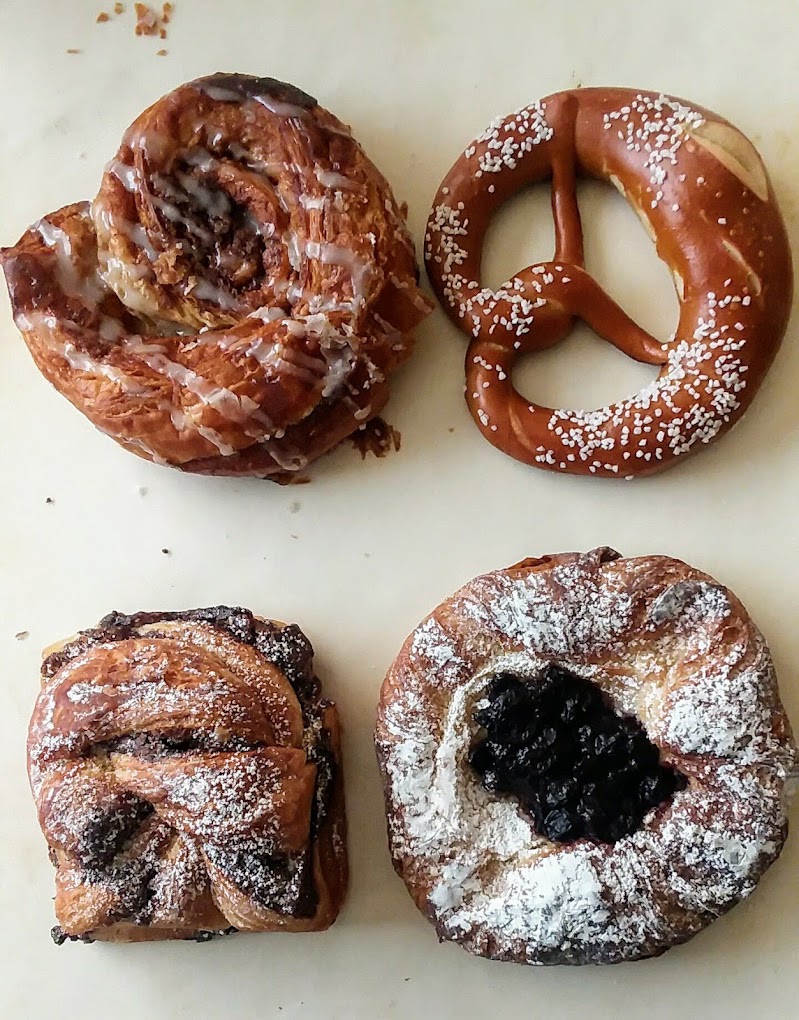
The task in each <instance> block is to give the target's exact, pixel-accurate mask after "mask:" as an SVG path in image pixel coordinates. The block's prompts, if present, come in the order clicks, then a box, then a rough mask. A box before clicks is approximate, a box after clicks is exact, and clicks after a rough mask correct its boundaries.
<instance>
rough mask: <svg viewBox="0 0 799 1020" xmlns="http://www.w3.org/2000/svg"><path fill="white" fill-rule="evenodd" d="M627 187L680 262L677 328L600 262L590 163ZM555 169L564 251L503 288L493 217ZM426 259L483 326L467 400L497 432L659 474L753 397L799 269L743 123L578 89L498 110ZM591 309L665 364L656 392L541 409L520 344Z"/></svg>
mask: <svg viewBox="0 0 799 1020" xmlns="http://www.w3.org/2000/svg"><path fill="white" fill-rule="evenodd" d="M581 174H582V175H585V176H588V177H595V178H599V179H600V180H605V181H609V182H610V183H611V184H613V185H615V186H616V188H618V190H619V191H620V192H621V193H622V195H624V196H626V198H627V200H628V201H629V203H630V204H631V206H632V207H633V209H634V210H635V212H636V213H637V214H638V216H639V217H640V219H641V222H642V223H643V225H644V227H645V228H646V231H647V233H648V234H649V235H650V237H651V238H652V240H653V241H654V242H655V246H656V249H657V254H658V255H659V256H660V258H661V259H663V261H664V262H665V263H666V264H667V266H668V267H669V269H670V270H671V273H672V275H673V278H674V284H675V287H676V290H677V296H678V298H679V302H680V317H679V323H678V325H677V329H676V331H675V333H674V336H672V337H670V338H669V339H668V340H667V341H666V342H665V343H660V342H658V341H657V340H656V339H655V338H654V337H652V336H650V335H649V334H647V333H646V332H645V331H644V330H643V329H641V328H640V327H639V326H638V325H637V324H636V323H635V322H633V321H632V320H631V319H630V318H629V316H627V315H626V314H625V313H624V311H623V310H622V309H621V308H620V307H619V306H618V305H617V304H616V303H615V302H614V301H613V300H611V298H610V297H609V296H608V295H607V294H606V293H605V292H604V291H603V290H602V288H601V287H600V286H599V285H598V284H597V283H596V281H595V280H594V279H593V278H592V277H591V276H590V275H589V274H588V273H587V272H586V270H585V263H584V258H583V237H582V229H581V224H580V212H579V209H578V206H577V199H576V195H575V180H576V178H577V176H578V175H581ZM547 178H551V181H552V212H553V218H554V222H555V254H554V257H553V259H552V260H551V261H550V262H542V263H540V264H538V265H534V266H530V267H528V268H527V269H524V270H522V271H521V272H519V273H517V274H516V275H515V276H514V277H513V278H512V279H511V280H509V281H508V282H507V283H504V284H503V285H502V286H501V287H500V288H499V289H498V290H496V291H495V290H492V289H491V288H490V287H484V286H483V285H482V283H481V276H480V261H481V255H482V248H483V241H484V238H485V234H486V230H487V228H488V225H489V222H490V220H491V216H492V215H493V213H494V212H495V211H496V210H497V209H498V208H499V206H500V205H502V203H503V202H505V201H506V200H507V199H508V198H509V197H510V196H511V195H513V194H514V193H515V192H517V191H519V190H520V189H521V188H523V187H526V186H527V185H530V184H534V183H536V182H538V181H543V180H545V179H547ZM425 261H426V265H427V271H428V274H429V276H430V280H431V282H432V284H433V288H434V290H435V292H436V294H437V295H438V297H439V300H440V301H441V302H442V304H443V305H444V308H445V310H446V312H447V314H448V315H449V317H450V319H452V321H453V322H454V323H455V324H456V325H457V326H458V327H459V328H460V329H461V330H462V331H463V332H464V333H466V335H467V336H469V338H470V343H469V349H468V351H467V355H466V400H467V403H468V405H469V410H470V411H471V413H472V417H473V418H474V419H475V422H476V423H477V425H478V427H479V428H480V431H481V432H482V434H483V435H484V436H485V438H486V439H488V441H489V442H490V443H492V444H493V445H494V446H496V447H498V448H499V449H500V450H502V451H504V452H505V453H507V454H509V455H510V456H511V457H515V458H516V459H517V460H521V461H524V462H525V463H527V464H531V465H534V466H536V467H542V468H547V469H550V470H553V471H563V472H568V473H571V474H596V475H605V476H613V475H622V476H624V477H633V476H636V475H645V474H651V473H652V472H655V471H660V470H661V469H663V468H665V467H668V466H669V465H671V464H673V463H674V462H675V461H676V460H677V459H678V458H681V457H683V456H684V455H685V454H687V453H690V452H692V451H696V450H699V449H702V447H703V446H706V445H707V444H708V443H711V442H713V440H714V439H716V438H718V437H719V436H721V435H722V434H723V433H724V432H726V431H728V430H729V429H730V428H732V426H733V425H734V424H735V422H736V421H737V420H738V419H739V418H740V417H741V415H742V414H743V413H744V411H746V409H747V408H748V406H749V404H750V403H751V401H752V398H753V397H754V395H755V393H756V391H757V389H758V387H759V386H760V384H761V382H762V381H763V377H764V376H765V374H766V372H767V371H768V368H769V366H770V365H771V362H772V360H773V358H774V355H775V354H776V352H777V349H778V347H779V345H780V343H781V341H782V338H783V335H784V333H785V329H786V327H787V324H788V316H789V313H790V308H791V295H792V286H793V275H792V268H791V254H790V248H789V245H788V238H787V234H786V230H785V225H784V223H783V220H782V217H781V215H780V211H779V208H778V206H777V201H776V199H775V197H774V192H773V190H772V187H771V184H770V183H769V179H768V175H767V173H766V170H765V167H764V165H763V162H762V160H761V158H760V156H759V155H758V153H757V151H756V150H755V148H754V146H753V145H752V143H751V142H750V141H749V140H748V139H747V138H746V137H745V136H744V135H743V134H741V132H740V131H738V130H737V129H736V128H734V127H733V126H732V125H731V124H729V123H728V122H727V121H725V120H723V119H722V118H721V117H719V116H717V115H716V114H714V113H711V112H710V111H708V110H703V109H702V108H701V107H698V106H694V105H692V104H689V103H687V102H685V101H683V100H680V99H673V98H670V97H668V96H664V95H649V94H644V93H640V92H635V91H634V90H631V89H595V88H591V89H578V90H573V91H569V92H559V93H557V94H556V95H552V96H549V97H548V98H546V99H543V100H541V101H540V102H536V103H532V104H531V105H530V106H526V107H524V108H523V109H521V110H519V111H517V112H516V113H514V114H512V115H510V116H509V117H506V118H504V119H502V118H500V119H499V120H497V121H496V122H494V123H493V124H491V125H490V127H489V128H488V129H487V130H485V131H484V132H483V133H482V134H481V135H479V136H478V137H477V138H476V139H475V140H474V142H472V143H471V144H470V145H469V146H468V148H467V149H466V150H465V152H464V153H463V155H461V156H460V157H459V159H458V160H457V161H456V163H455V164H454V166H453V167H452V169H451V170H450V172H449V173H448V175H447V176H446V177H445V179H444V181H443V182H442V184H441V187H440V188H439V190H438V194H437V195H436V199H435V206H434V208H433V212H432V214H431V216H430V221H429V224H428V231H427V238H426V245H425ZM577 318H579V319H583V320H584V321H585V322H586V323H587V324H588V325H589V326H591V327H592V329H593V330H594V331H595V332H596V333H597V334H598V335H599V336H600V337H602V338H603V339H605V340H607V341H609V342H610V343H612V344H614V345H615V346H616V347H618V348H619V349H620V350H621V351H623V352H624V353H625V354H627V355H629V356H630V357H632V358H635V359H636V360H638V361H641V362H644V363H646V364H650V365H656V366H658V368H659V374H658V378H657V380H656V381H655V382H654V383H652V384H651V385H649V386H647V387H645V388H644V389H642V390H641V391H640V392H639V393H637V394H635V395H633V396H631V397H628V398H627V399H625V400H621V401H618V402H617V403H614V404H611V405H609V406H607V407H602V408H599V409H596V410H590V411H580V410H567V409H563V408H551V407H541V406H539V405H537V404H534V403H531V402H529V401H527V400H525V399H524V398H523V397H522V396H521V395H520V394H519V393H518V391H517V390H516V389H515V388H514V386H513V381H512V374H513V366H514V363H515V361H516V359H517V357H518V356H519V355H520V354H526V353H530V352H533V351H539V350H542V349H543V348H546V347H551V346H552V345H553V344H555V343H558V342H559V341H560V340H562V339H564V337H566V336H567V335H568V333H569V332H570V330H571V328H572V325H573V323H574V321H575V319H577Z"/></svg>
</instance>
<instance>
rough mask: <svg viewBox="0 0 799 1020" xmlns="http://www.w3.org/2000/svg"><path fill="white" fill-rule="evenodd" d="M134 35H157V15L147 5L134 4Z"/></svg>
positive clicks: (158, 26)
mask: <svg viewBox="0 0 799 1020" xmlns="http://www.w3.org/2000/svg"><path fill="white" fill-rule="evenodd" d="M134 8H135V11H136V35H157V34H158V29H159V28H160V25H159V23H158V15H157V14H156V13H155V11H154V10H153V9H152V7H150V6H149V5H148V4H135V5H134Z"/></svg>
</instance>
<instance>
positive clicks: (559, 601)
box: [376, 549, 799, 964]
mask: <svg viewBox="0 0 799 1020" xmlns="http://www.w3.org/2000/svg"><path fill="white" fill-rule="evenodd" d="M376 745H377V753H378V759H379V762H380V766H381V770H382V773H383V781H384V785H385V794H386V809H387V814H388V832H389V842H390V846H391V852H392V856H393V859H394V866H395V868H396V870H397V872H398V874H399V875H400V876H401V877H402V878H403V880H404V881H405V883H406V885H407V886H408V890H409V892H410V894H411V896H412V897H413V899H414V902H415V903H416V905H417V906H418V907H419V909H420V910H421V911H422V912H423V913H424V914H425V915H426V916H427V917H428V918H429V919H430V920H431V921H433V923H434V924H435V926H436V930H437V932H438V935H439V937H440V938H441V939H449V940H452V941H454V942H457V943H460V944H461V945H462V946H464V948H466V949H467V950H469V952H472V953H475V954H477V955H480V956H487V957H491V958H493V959H500V960H513V961H517V962H520V963H531V964H550V963H569V964H580V963H618V962H620V961H623V960H634V959H641V958H643V957H647V956H656V955H658V954H660V953H662V952H664V951H665V950H667V949H668V948H670V947H671V946H673V945H676V944H678V943H681V942H685V941H686V940H688V939H690V938H691V937H692V936H693V935H695V934H696V933H697V932H699V931H701V930H702V929H703V928H705V927H707V925H709V924H710V923H711V922H712V921H713V920H714V919H715V918H717V917H719V916H720V915H721V914H723V913H725V912H726V911H727V910H729V909H730V908H731V907H733V906H734V905H735V904H736V903H737V902H738V901H739V900H740V899H741V898H742V897H745V896H747V895H749V894H750V893H751V892H752V891H753V890H754V888H755V886H756V885H757V882H758V880H759V879H760V877H761V875H762V874H763V872H764V871H765V870H766V869H767V868H768V867H769V865H770V864H771V863H772V862H773V861H774V860H775V859H776V857H777V856H778V855H779V853H780V851H781V849H782V846H783V843H784V841H785V838H786V834H787V828H788V821H787V798H788V794H789V793H790V791H791V788H792V786H793V784H794V782H795V780H796V778H797V777H799V756H797V752H796V747H795V745H794V742H793V738H792V736H791V729H790V725H789V722H788V720H787V718H786V715H785V712H784V709H783V707H782V705H781V703H780V698H779V692H778V689H777V682H776V677H775V674H774V666H773V664H772V660H771V655H770V653H769V650H768V647H767V645H766V642H765V640H764V638H763V636H762V635H761V634H760V632H759V631H758V629H757V628H756V626H755V625H754V623H753V622H752V620H751V619H750V618H749V616H748V614H747V612H746V610H745V608H744V607H743V606H742V605H741V603H740V601H739V600H738V599H737V598H736V597H735V596H734V595H733V594H732V593H731V592H730V591H729V590H728V589H726V588H725V587H723V586H722V585H720V584H719V583H718V582H716V581H714V580H713V579H712V578H711V577H709V576H708V575H706V574H703V573H701V572H700V571H698V570H695V569H694V568H692V567H690V566H688V565H687V564H685V563H682V562H680V561H679V560H674V559H670V558H669V557H665V556H640V557H633V558H629V559H627V558H622V557H620V555H619V554H618V553H617V552H614V551H613V550H611V549H595V550H593V551H592V552H590V553H587V554H575V553H571V554H561V555H555V556H545V557H543V558H540V559H530V560H525V561H523V562H522V563H519V564H516V565H515V566H513V567H510V568H508V569H507V570H497V571H493V572H492V573H489V574H485V575H483V576H481V577H477V578H474V579H473V580H472V581H470V582H469V583H467V584H466V585H464V587H463V588H461V589H460V590H459V591H457V592H455V594H454V595H452V596H451V597H450V598H448V599H446V600H445V601H444V602H443V603H442V604H441V605H440V606H438V607H437V608H436V609H435V610H434V611H433V612H432V613H431V614H430V616H428V617H427V619H425V620H424V621H422V623H421V624H420V625H419V626H418V627H417V628H416V629H415V630H414V631H413V633H412V634H411V635H410V637H409V638H408V640H407V641H406V642H405V644H404V646H403V648H402V650H401V651H400V653H399V655H398V656H397V659H396V661H395V662H394V663H393V665H392V666H391V668H390V669H389V671H388V674H387V676H386V679H385V682H384V684H383V688H382V691H381V696H380V707H379V712H378V722H377V732H376Z"/></svg>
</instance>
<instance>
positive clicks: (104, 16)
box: [95, 11, 111, 25]
mask: <svg viewBox="0 0 799 1020" xmlns="http://www.w3.org/2000/svg"><path fill="white" fill-rule="evenodd" d="M95 20H96V21H97V24H98V25H102V23H103V22H104V21H110V20H111V15H110V14H106V13H105V11H100V13H99V14H98V15H97V18H96V19H95Z"/></svg>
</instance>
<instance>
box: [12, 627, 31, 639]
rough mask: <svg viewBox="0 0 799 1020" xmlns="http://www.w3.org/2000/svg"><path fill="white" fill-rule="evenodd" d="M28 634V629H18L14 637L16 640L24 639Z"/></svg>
mask: <svg viewBox="0 0 799 1020" xmlns="http://www.w3.org/2000/svg"><path fill="white" fill-rule="evenodd" d="M29 634H30V631H29V630H18V631H17V633H16V634H15V635H14V637H15V638H16V639H17V641H24V640H25V638H26V637H28V635H29Z"/></svg>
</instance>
